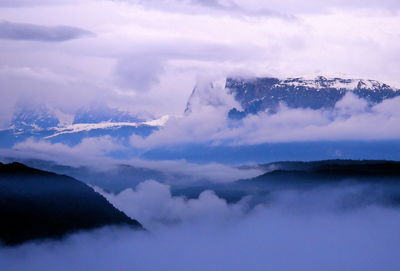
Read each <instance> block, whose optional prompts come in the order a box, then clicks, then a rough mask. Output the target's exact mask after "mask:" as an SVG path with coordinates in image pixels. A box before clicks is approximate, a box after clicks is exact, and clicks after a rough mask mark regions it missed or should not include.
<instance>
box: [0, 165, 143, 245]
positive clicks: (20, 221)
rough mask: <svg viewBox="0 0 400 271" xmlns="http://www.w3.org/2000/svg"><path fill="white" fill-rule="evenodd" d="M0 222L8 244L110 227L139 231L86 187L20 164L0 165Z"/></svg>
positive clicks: (137, 225) (136, 224)
mask: <svg viewBox="0 0 400 271" xmlns="http://www.w3.org/2000/svg"><path fill="white" fill-rule="evenodd" d="M0 217H1V222H0V242H3V243H5V244H7V245H16V244H20V243H23V242H25V241H29V240H34V239H40V238H54V237H56V238H57V237H62V236H64V235H65V234H68V233H72V232H74V231H79V230H89V229H94V228H98V227H103V226H108V225H126V226H131V227H134V228H137V229H143V228H142V226H141V225H140V223H139V222H137V221H136V220H132V219H130V218H129V217H128V216H126V215H125V214H124V213H123V212H121V211H119V210H117V209H116V208H114V207H113V206H112V205H111V204H110V203H109V202H108V201H107V200H106V199H105V198H104V197H103V196H101V195H100V194H98V193H96V192H95V191H94V190H93V189H92V188H90V187H89V186H87V185H86V184H84V183H81V182H80V181H78V180H76V179H74V178H71V177H68V176H65V175H58V174H55V173H51V172H46V171H42V170H38V169H33V168H30V167H27V166H25V165H23V164H20V163H11V164H2V163H0Z"/></svg>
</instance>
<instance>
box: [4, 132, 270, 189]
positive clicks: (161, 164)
mask: <svg viewBox="0 0 400 271" xmlns="http://www.w3.org/2000/svg"><path fill="white" fill-rule="evenodd" d="M127 148H128V147H126V146H124V145H122V144H121V142H119V141H118V140H115V139H113V138H111V137H109V136H105V137H95V138H85V139H83V140H82V142H81V143H79V144H77V145H75V146H68V145H66V144H62V143H50V142H48V141H40V140H39V141H37V140H34V139H28V140H26V141H23V142H21V143H18V144H16V145H15V146H14V147H13V148H12V149H0V155H1V157H6V158H7V157H9V158H16V159H22V161H23V160H24V159H26V160H29V159H40V160H43V161H52V162H55V163H57V164H59V165H67V166H72V167H80V166H84V167H88V168H89V169H92V170H94V171H96V172H99V171H100V172H101V171H104V170H110V169H114V168H115V166H117V165H128V166H133V167H138V168H145V169H151V170H156V171H159V172H162V173H166V174H171V175H173V176H177V177H174V178H172V179H171V182H174V183H182V184H188V183H197V182H204V181H206V182H215V183H226V182H232V181H235V180H238V179H247V178H253V177H256V176H258V175H260V174H262V171H261V170H260V169H256V168H248V169H240V168H236V167H232V166H228V165H223V164H218V163H205V164H196V163H190V162H187V161H185V160H175V161H169V160H164V161H150V160H143V159H140V158H130V159H116V158H113V157H112V155H111V154H112V153H113V152H116V151H121V150H122V151H123V150H126V149H127ZM178 176H179V177H178ZM110 182H112V180H110Z"/></svg>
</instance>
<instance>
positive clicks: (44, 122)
mask: <svg viewBox="0 0 400 271" xmlns="http://www.w3.org/2000/svg"><path fill="white" fill-rule="evenodd" d="M59 123H60V122H59V120H58V119H57V117H56V116H55V115H54V114H53V113H52V112H51V111H50V110H49V109H48V108H47V107H46V106H45V105H43V104H34V105H27V104H19V105H18V108H17V110H16V112H15V114H14V116H13V119H12V121H11V128H13V129H15V130H16V131H19V132H23V131H25V130H39V129H46V128H50V127H56V126H58V125H59Z"/></svg>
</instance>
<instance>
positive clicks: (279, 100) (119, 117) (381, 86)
mask: <svg viewBox="0 0 400 271" xmlns="http://www.w3.org/2000/svg"><path fill="white" fill-rule="evenodd" d="M224 88H225V89H226V92H227V94H226V93H225V94H224V93H222V92H221V91H220V89H217V87H216V86H215V84H214V83H209V84H203V85H197V86H196V87H195V88H194V90H193V92H192V95H191V96H190V98H189V100H188V102H187V105H186V108H185V114H190V113H191V112H192V111H193V110H195V108H194V107H197V106H204V105H207V106H213V107H219V106H224V107H227V108H228V109H229V110H228V111H229V112H228V115H227V117H229V118H230V119H242V118H244V117H246V116H247V115H249V114H257V113H259V112H268V113H271V114H274V113H275V112H276V111H277V110H278V108H279V107H280V105H281V104H285V105H286V106H287V107H289V108H310V109H325V110H329V109H333V108H334V106H335V104H336V103H337V102H338V101H339V100H341V99H342V98H343V97H344V95H345V94H346V93H353V94H354V95H357V96H358V97H360V98H362V99H365V100H366V101H367V102H368V104H369V105H371V106H372V105H374V104H378V103H381V102H382V101H384V100H387V99H392V98H395V97H398V96H400V90H398V89H396V88H393V87H390V86H389V85H387V84H385V83H381V82H378V81H375V80H363V79H343V78H326V77H322V76H320V77H317V78H315V79H304V78H288V79H278V78H272V77H264V78H250V79H244V78H227V79H226V80H225V82H224ZM224 95H225V96H224ZM226 95H228V98H229V99H228V100H230V102H229V103H228V104H227V97H226ZM167 121H168V116H163V117H161V118H158V119H154V118H150V119H143V118H141V117H138V116H134V115H132V114H130V113H127V112H123V111H120V110H118V109H115V108H110V107H108V106H106V105H104V104H94V105H90V106H88V107H86V108H82V109H80V110H78V111H77V112H76V113H75V115H74V116H73V119H72V120H70V122H69V123H65V121H62V120H60V118H59V117H57V114H56V113H55V112H53V111H52V110H50V109H49V108H48V107H46V106H45V105H42V104H39V105H37V104H36V105H32V104H23V105H22V106H19V107H17V108H16V111H15V112H14V117H13V119H12V121H11V123H10V125H9V127H8V128H6V129H3V130H0V147H3V148H4V147H10V146H12V145H14V144H15V143H18V142H21V141H23V140H26V139H27V138H35V139H44V140H49V141H51V142H62V143H65V144H70V145H74V144H78V143H80V142H81V141H82V140H83V139H84V138H88V137H99V136H106V135H108V136H111V137H114V138H118V139H121V140H122V142H128V140H129V137H130V136H131V135H133V134H135V135H139V136H142V137H146V136H148V135H150V134H152V133H153V132H154V131H156V130H158V129H160V128H161V127H163V126H164V125H165V124H166V122H167Z"/></svg>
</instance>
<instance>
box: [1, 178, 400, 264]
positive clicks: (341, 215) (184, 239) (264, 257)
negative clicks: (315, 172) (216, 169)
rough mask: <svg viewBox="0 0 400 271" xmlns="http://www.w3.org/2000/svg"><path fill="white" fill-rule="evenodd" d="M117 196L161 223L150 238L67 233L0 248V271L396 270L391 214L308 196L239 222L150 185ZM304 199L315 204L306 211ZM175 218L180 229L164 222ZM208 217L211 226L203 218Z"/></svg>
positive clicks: (230, 212) (395, 215) (222, 206)
mask: <svg viewBox="0 0 400 271" xmlns="http://www.w3.org/2000/svg"><path fill="white" fill-rule="evenodd" d="M345 194H346V193H345ZM339 195H340V193H339ZM119 196H120V199H119V201H118V202H117V201H115V202H116V203H118V204H119V205H120V206H125V209H126V210H128V208H130V210H131V211H132V213H131V214H133V213H135V214H136V215H140V214H142V218H143V219H144V218H146V219H149V221H153V223H154V222H155V221H157V220H158V225H162V222H161V221H164V225H162V226H159V227H154V228H153V230H151V231H150V232H149V233H147V232H135V231H131V230H129V229H121V228H104V229H101V230H97V231H92V232H86V233H79V234H74V235H72V236H70V237H68V238H67V239H65V240H62V241H43V242H37V243H30V244H26V245H23V246H20V247H16V248H0V268H2V269H4V270H9V271H14V270H18V271H19V270H32V271H36V270H60V271H64V270H78V271H79V270H99V271H102V270H116V269H118V270H122V271H124V270H160V269H163V270H177V271H179V270H188V269H190V270H211V271H212V270H260V271H261V270H285V271H291V270H293V271H294V270H296V271H298V270H308V271H314V270H315V271H319V270H321V269H323V270H332V271H334V270H335V271H336V270H341V271H353V270H367V271H375V270H385V271H397V270H398V269H399V268H400V264H399V261H398V251H399V249H400V245H399V244H400V237H399V235H398V229H399V227H400V213H399V211H398V209H390V208H383V207H378V206H362V207H360V208H356V209H351V210H346V211H344V210H340V211H338V209H334V210H333V209H329V208H325V207H324V206H326V205H325V204H322V205H321V206H320V208H317V209H314V208H313V206H314V204H315V202H318V201H319V199H320V198H321V197H320V196H319V195H318V192H315V191H314V192H309V193H306V194H303V196H302V197H297V196H296V197H293V196H292V197H289V198H287V197H286V200H284V201H285V202H291V203H292V206H296V205H298V204H302V205H303V206H305V208H302V209H296V208H288V207H287V206H288V205H285V204H282V203H273V204H270V205H260V206H258V207H257V208H255V209H253V210H251V211H249V212H246V213H245V214H244V213H243V212H241V213H240V214H241V215H239V216H238V215H237V210H236V209H235V206H229V205H228V204H226V203H224V200H222V199H218V198H216V196H215V195H213V194H212V193H210V192H206V193H205V194H203V196H201V197H200V198H199V199H195V200H193V201H190V200H184V199H181V198H173V197H171V196H170V194H168V192H167V191H166V189H165V187H162V186H160V185H157V184H156V183H152V182H147V183H146V184H144V186H143V187H139V188H138V189H137V190H136V191H130V192H129V193H125V194H121V195H119ZM117 197H118V196H117ZM306 198H314V199H315V200H316V201H312V200H311V201H308V204H307V201H306V203H304V199H306ZM336 200H337V196H332V197H331V196H329V193H326V194H324V201H325V202H335V201H336ZM151 203H153V205H152V204H151ZM132 204H135V206H132ZM171 205H173V206H174V207H171ZM129 206H130V207H129ZM135 208H136V211H134V212H133V210H135ZM171 210H173V212H172V211H171ZM128 211H129V210H128ZM187 211H190V212H187ZM160 213H161V215H160ZM177 216H178V217H179V218H180V219H181V222H180V223H170V219H174V218H176V217H177ZM207 216H208V217H209V218H210V217H211V218H212V219H206V218H207ZM195 217H197V219H194V218H195Z"/></svg>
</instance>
